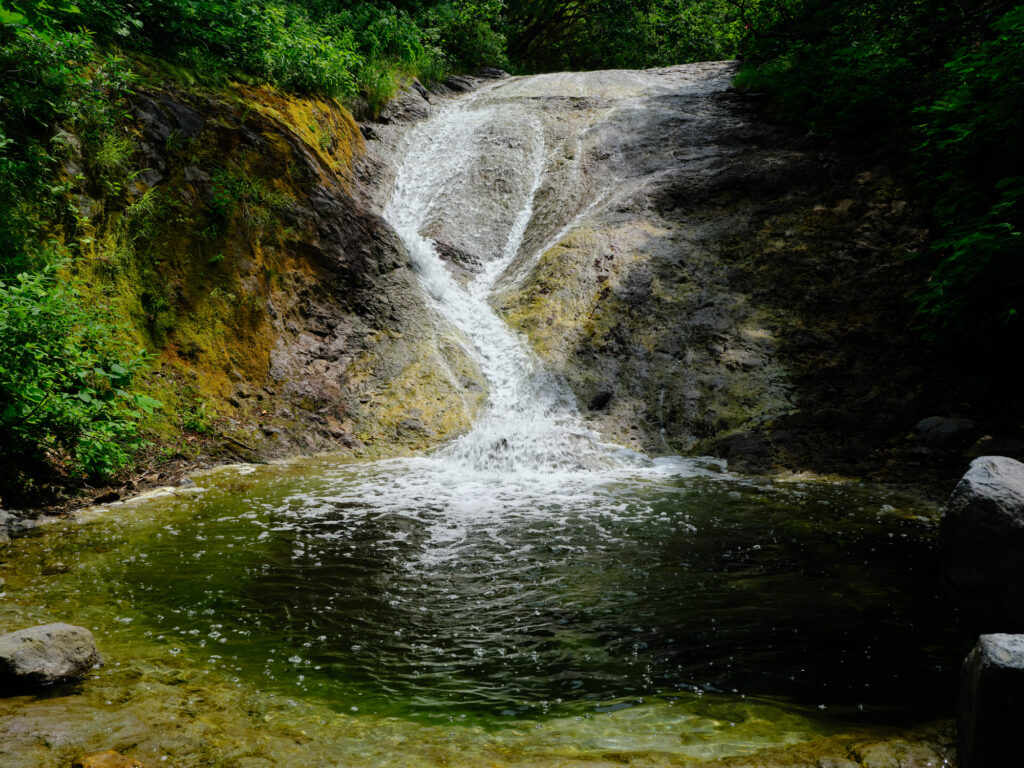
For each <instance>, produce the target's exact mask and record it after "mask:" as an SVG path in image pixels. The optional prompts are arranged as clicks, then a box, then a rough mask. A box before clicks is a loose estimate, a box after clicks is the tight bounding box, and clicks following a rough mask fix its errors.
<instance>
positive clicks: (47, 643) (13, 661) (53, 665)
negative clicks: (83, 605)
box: [0, 622, 103, 690]
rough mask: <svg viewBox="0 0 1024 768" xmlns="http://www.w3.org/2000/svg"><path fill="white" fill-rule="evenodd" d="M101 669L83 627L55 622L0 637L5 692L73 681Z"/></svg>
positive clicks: (0, 669)
mask: <svg viewBox="0 0 1024 768" xmlns="http://www.w3.org/2000/svg"><path fill="white" fill-rule="evenodd" d="M102 665H103V658H102V657H101V656H100V652H99V649H98V648H97V647H96V641H95V640H94V639H93V636H92V632H90V631H89V630H88V629H86V628H85V627H76V626H73V625H71V624H64V623H61V622H58V623H54V624H46V625H43V626H38V627H28V628H27V629H20V630H18V631H16V632H9V633H7V634H5V635H0V682H2V683H4V684H5V685H6V686H7V687H8V690H14V689H18V688H27V687H32V686H42V685H50V684H53V683H61V682H66V681H68V680H75V679H77V678H79V677H83V676H84V675H86V674H88V673H89V672H90V671H92V670H93V669H95V668H96V667H99V666H102Z"/></svg>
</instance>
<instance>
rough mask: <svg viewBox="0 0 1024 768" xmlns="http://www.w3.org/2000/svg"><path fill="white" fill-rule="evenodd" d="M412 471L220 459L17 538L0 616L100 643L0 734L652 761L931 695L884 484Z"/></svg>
mask: <svg viewBox="0 0 1024 768" xmlns="http://www.w3.org/2000/svg"><path fill="white" fill-rule="evenodd" d="M419 471H420V469H419V468H417V467H416V466H415V465H413V466H406V465H396V466H392V467H387V466H386V465H380V464H378V465H373V466H372V467H371V466H370V465H344V464H333V463H331V462H330V460H327V459H323V460H319V461H316V462H307V463H305V464H301V465H299V464H295V465H281V466H269V467H261V468H245V469H237V468H235V469H227V470H222V471H219V472H215V473H212V474H209V475H207V476H204V477H202V478H199V479H198V482H199V485H200V488H199V489H196V490H195V491H193V492H187V493H179V494H178V495H174V496H166V497H163V498H157V499H151V500H148V501H140V502H136V503H132V504H127V505H123V506H118V507H113V508H110V509H107V510H105V511H104V512H102V513H100V514H97V515H86V516H84V517H83V518H81V519H80V520H78V521H73V522H67V523H62V524H59V525H53V526H49V527H47V528H45V529H41V530H38V531H37V532H35V534H34V535H32V536H30V537H28V538H25V539H21V540H19V541H17V542H16V544H15V546H12V547H9V548H8V549H7V550H5V551H4V553H3V555H2V558H3V562H2V563H0V576H2V577H3V578H4V579H5V580H6V586H5V587H4V588H3V590H4V591H5V594H4V597H3V603H2V608H0V629H4V630H8V629H15V628H18V627H20V626H27V625H30V624H33V623H40V622H44V621H53V620H64V621H70V622H72V623H80V624H83V625H86V626H89V627H90V628H92V629H93V631H94V633H95V634H96V636H97V639H98V642H99V644H100V646H101V649H102V650H103V651H104V653H105V655H106V657H107V660H108V665H107V667H106V668H105V669H104V670H103V671H101V672H99V673H97V675H96V676H95V677H94V678H93V679H91V680H88V681H86V682H84V683H82V684H80V685H79V686H77V688H76V689H75V691H73V692H72V691H67V690H56V691H53V692H52V695H51V696H50V697H48V698H45V699H29V698H27V697H21V698H19V699H8V700H6V701H5V702H4V704H2V705H0V736H3V735H4V733H5V731H4V729H5V728H6V729H7V731H6V732H7V734H8V736H9V738H7V739H0V741H5V743H6V746H5V747H0V758H2V757H3V756H4V755H5V754H6V755H7V758H8V762H10V763H11V764H12V765H44V764H46V762H45V760H47V759H54V760H56V759H57V758H58V757H60V756H62V755H64V754H65V752H68V753H69V754H70V752H71V751H73V750H74V749H78V748H79V747H80V746H82V745H88V744H93V743H95V745H96V747H97V748H101V747H105V746H111V745H110V743H109V742H110V741H111V738H112V737H111V736H110V734H111V733H114V734H117V733H122V735H124V739H125V740H127V741H129V742H131V744H129V745H128V747H129V748H135V749H136V751H140V750H141V752H142V753H144V754H145V755H146V756H148V757H149V758H150V759H153V760H159V759H160V758H167V757H168V756H170V758H171V761H170V764H181V765H207V764H211V765H212V764H216V761H218V760H219V761H221V762H220V764H222V765H236V764H237V765H254V766H255V765H263V764H267V765H270V764H283V763H280V762H279V760H280V759H281V758H280V755H281V754H286V753H287V754H292V752H289V751H288V750H295V749H300V752H299V753H296V754H306V755H307V758H308V759H316V760H326V761H327V763H326V764H332V765H333V764H338V765H342V764H344V765H388V764H394V765H403V764H408V765H421V764H422V765H446V764H463V763H460V762H459V761H460V760H462V761H465V762H464V764H467V765H474V764H476V765H484V764H493V765H504V764H506V762H503V761H510V762H508V764H527V763H528V762H529V761H539V762H538V764H545V765H546V764H549V763H548V762H544V761H546V760H553V759H554V758H555V757H557V758H558V759H563V758H566V757H567V756H569V757H572V758H573V759H583V758H584V757H585V758H587V759H593V758H595V756H604V758H607V755H608V754H615V755H619V756H620V757H621V756H622V755H627V756H629V757H628V760H627V762H629V761H632V762H634V763H635V764H638V765H639V764H648V762H650V764H660V763H659V762H658V761H659V760H668V761H669V762H672V761H674V760H678V759H683V758H711V757H718V756H722V755H730V754H746V753H749V752H752V751H756V750H757V749H759V748H761V747H765V746H771V745H780V744H790V743H795V742H801V741H806V740H808V739H813V738H818V737H822V736H831V735H836V734H844V733H870V732H871V731H872V729H875V730H877V731H878V732H881V731H882V730H884V728H885V727H887V726H903V725H908V724H913V723H920V722H925V721H928V720H930V719H934V718H941V717H947V716H949V715H950V713H951V712H952V706H953V695H954V686H955V671H956V668H957V665H958V660H959V656H960V651H961V648H960V643H961V638H959V637H957V636H956V635H955V634H954V633H953V632H952V630H951V629H950V626H951V624H952V622H951V620H950V616H951V615H952V614H951V609H950V607H949V606H948V605H947V604H946V602H945V600H944V598H943V597H942V596H941V585H940V581H939V578H938V571H937V567H936V561H935V556H934V551H933V540H934V534H935V524H934V511H933V510H932V509H930V508H927V507H923V506H920V505H919V504H917V503H916V502H914V501H913V500H911V499H908V498H903V497H900V496H897V495H894V494H891V493H888V492H885V491H882V490H880V489H877V488H863V487H859V486H855V485H850V484H827V483H783V482H768V481H763V482H755V481H751V480H742V479H736V478H731V477H729V476H726V475H722V474H716V473H715V472H713V471H703V470H699V469H698V471H695V472H688V473H683V474H681V475H679V476H673V475H672V473H667V474H666V476H665V477H661V478H657V479H650V478H648V479H646V480H643V481H636V480H627V479H621V480H618V481H609V482H607V483H605V484H604V485H602V486H599V487H594V488H588V489H587V493H586V494H583V495H581V494H579V493H575V492H574V493H573V494H572V499H573V501H572V502H569V501H565V500H562V499H561V498H560V496H559V494H558V493H557V492H552V493H550V494H545V495H543V496H541V497H539V498H547V499H550V503H549V504H547V505H545V503H543V502H542V501H539V500H538V498H534V499H533V501H532V502H531V503H530V504H529V505H528V506H527V507H525V508H518V509H517V508H515V504H514V503H512V502H509V501H508V500H507V499H506V500H505V501H503V502H501V503H495V502H494V500H493V499H488V498H485V497H484V496H483V494H482V492H478V493H476V494H474V495H471V497H470V498H468V499H467V498H463V499H462V506H461V507H459V506H458V505H454V504H449V505H448V506H447V507H446V506H445V505H444V504H439V503H438V502H437V500H436V498H435V497H431V498H427V497H424V498H420V499H418V500H417V498H416V494H415V493H409V488H408V487H406V486H404V485H403V483H404V482H405V480H406V479H408V476H409V475H412V476H416V474H417V473H418V472H419ZM367 473H371V474H373V473H376V474H375V475H374V477H372V478H371V480H372V482H371V481H368V479H367ZM380 473H385V474H384V475H383V476H382V475H381V474H380ZM387 473H391V474H392V475H393V477H390V476H389V475H388V474H387ZM384 480H392V481H393V482H391V483H390V484H389V483H385V482H383V481H384ZM374 488H376V489H378V491H376V493H377V494H378V497H377V498H374V497H373V491H372V489H374ZM381 488H385V489H387V488H392V489H394V494H393V496H388V491H381V490H379V489H381ZM403 494H404V495H407V496H408V504H407V505H398V506H396V505H395V503H394V499H395V498H403ZM514 495H515V494H512V495H511V496H510V497H509V498H512V497H513V496H514ZM385 496H387V498H386V499H385V498H383V497H385ZM568 498H569V496H568V494H567V496H566V499H568ZM491 508H493V509H491ZM489 509H491V512H489V511H488V510H489ZM494 510H498V511H497V512H495V511H494ZM492 512H493V513H492ZM499 512H500V513H499ZM69 693H74V694H75V695H68V694H69ZM58 703H59V706H58ZM54 707H57V711H54V710H53V708H54ZM129 711H130V712H131V713H134V714H133V717H141V718H142V719H144V720H145V721H146V725H147V728H146V729H145V730H146V735H145V736H142V735H141V734H136V733H135V731H134V730H132V728H133V726H131V725H130V724H129V725H126V724H125V723H124V722H122V720H123V719H124V718H125V717H126V716H127V715H126V712H129ZM19 717H20V718H21V720H18V718H19ZM26 717H28V718H29V720H28V721H26V720H25V718H26ZM69 717H72V718H73V719H74V720H75V722H76V725H75V726H74V727H73V728H72V727H71V726H67V725H65V726H64V728H65V730H64V731H62V733H64V734H65V735H64V737H62V738H64V741H61V739H60V738H57V739H56V742H55V741H54V738H53V737H52V736H50V737H48V738H49V741H50V743H49V745H48V746H45V747H40V746H39V745H38V743H37V742H38V739H37V740H36V742H33V745H32V746H29V744H28V742H26V741H25V740H24V739H23V738H21V737H20V736H18V734H19V733H22V731H25V730H26V729H28V728H29V726H28V725H26V724H25V722H29V723H31V722H36V726H34V727H36V729H37V730H39V731H43V730H45V729H46V728H50V729H51V730H52V729H54V728H56V727H57V726H56V725H55V723H57V722H58V721H59V720H60V719H61V718H64V719H65V720H67V719H68V718H69ZM31 718H35V721H32V720H31ZM183 721H184V722H187V723H188V726H187V727H186V726H182V725H179V724H178V723H180V722H183ZM12 723H14V725H12ZM18 723H21V725H18ZM196 723H205V725H204V728H205V730H203V731H202V733H200V734H198V735H197V734H195V733H193V731H194V729H195V728H196V727H197V726H196ZM172 724H173V727H171V725H172ZM12 728H13V729H14V730H13V731H12V730H11V729H12ZM18 728H21V731H19V730H18ZM69 728H70V731H69V730H68V729H69ZM119 729H120V730H119ZM190 729H191V730H190ZM11 733H14V734H15V736H10V734H11ZM104 734H106V735H104ZM125 734H133V735H131V736H130V738H129V736H128V735H125ZM175 734H176V735H175ZM296 734H302V735H301V736H296ZM23 735H24V734H23V733H22V736H23ZM37 735H38V734H37ZM175 738H177V739H178V742H175V741H174V739H175ZM19 739H20V740H19ZM113 740H114V741H116V738H114V739H113ZM382 740H383V741H382ZM101 742H102V743H101ZM179 742H180V743H179ZM246 742H249V747H246V749H249V751H250V752H252V754H249V753H245V754H243V752H240V751H239V750H241V749H242V745H243V744H244V743H246ZM299 742H301V743H299ZM55 744H56V746H55ZM168 744H171V745H172V746H171V747H169V746H168ZM174 744H177V746H173V745H174ZM282 745H284V746H282ZM113 746H115V748H116V745H113ZM122 746H124V745H122ZM172 747H173V748H172ZM4 749H6V750H7V752H6V753H5V752H4V751H3V750H4ZM61 750H64V752H62V751H61ZM147 750H148V751H147ZM175 750H176V751H175ZM253 750H255V751H253ZM281 750H285V751H284V752H281ZM301 750H306V751H305V752H302V751H301ZM246 755H247V756H246ZM44 757H45V759H44ZM243 758H244V759H243ZM61 759H62V758H61ZM289 759H291V758H289ZM617 759H618V758H617ZM623 759H626V758H623ZM32 760H35V761H36V762H31V761H32ZM245 760H249V761H250V762H249V763H246V762H245ZM260 760H265V761H268V762H266V763H260V762H258V761H260ZM487 760H490V761H491V762H489V763H488V762H486V761H487ZM18 761H22V762H18ZM233 761H234V762H233ZM252 761H256V762H252ZM331 761H334V762H331ZM389 761H390V762H389ZM645 761H647V762H645ZM0 762H3V764H5V765H6V764H7V762H4V761H3V760H0ZM167 762H168V761H167V760H166V759H165V760H164V763H167ZM54 764H59V763H54ZM550 764H551V765H555V764H561V763H558V762H551V763H550ZM673 764H674V763H673Z"/></svg>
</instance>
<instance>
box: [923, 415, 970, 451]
mask: <svg viewBox="0 0 1024 768" xmlns="http://www.w3.org/2000/svg"><path fill="white" fill-rule="evenodd" d="M977 431H978V425H977V423H976V422H973V421H971V420H970V419H959V418H954V417H952V416H929V417H928V418H926V419H921V421H919V422H917V424H915V425H914V432H915V433H916V434H917V435H918V436H919V437H920V439H921V440H922V441H923V442H924V443H925V444H926V445H930V446H933V447H943V446H951V445H957V444H962V445H963V446H964V447H966V446H968V445H970V444H971V442H972V441H973V440H974V438H975V437H976V435H977Z"/></svg>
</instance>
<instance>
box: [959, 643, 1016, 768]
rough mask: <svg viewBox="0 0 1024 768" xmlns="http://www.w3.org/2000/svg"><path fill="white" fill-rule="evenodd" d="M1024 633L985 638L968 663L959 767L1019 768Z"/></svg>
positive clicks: (961, 707)
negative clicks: (1010, 767)
mask: <svg viewBox="0 0 1024 768" xmlns="http://www.w3.org/2000/svg"><path fill="white" fill-rule="evenodd" d="M1022 694H1024V635H1005V634H997V635H982V636H981V637H980V638H979V639H978V644H977V645H975V646H974V650H972V651H971V653H970V654H969V655H968V656H967V659H966V660H965V661H964V666H963V671H962V673H961V676H960V703H959V712H958V716H957V765H958V766H959V768H1002V766H1007V765H1011V764H1015V762H1016V761H1015V760H1014V759H1013V756H1014V755H1016V754H1017V753H1018V752H1019V751H1020V739H1019V731H1020V724H1021V723H1022V722H1024V695H1022Z"/></svg>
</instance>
